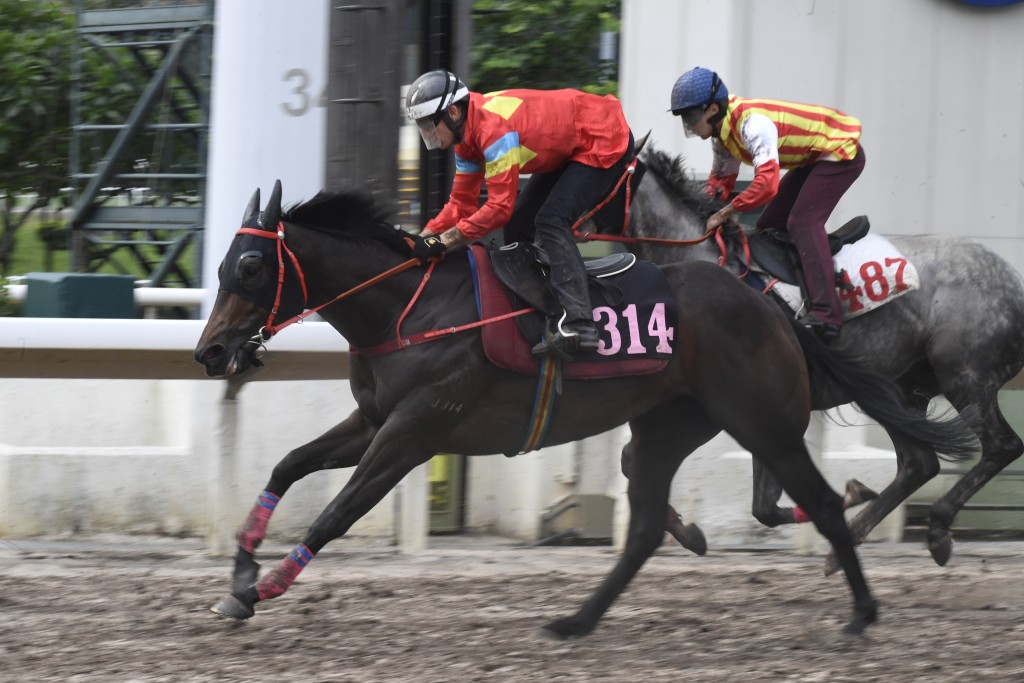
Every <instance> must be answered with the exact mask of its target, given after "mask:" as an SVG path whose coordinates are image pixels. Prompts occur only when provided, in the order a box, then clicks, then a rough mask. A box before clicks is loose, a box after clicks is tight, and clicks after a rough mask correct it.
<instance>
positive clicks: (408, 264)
mask: <svg viewBox="0 0 1024 683" xmlns="http://www.w3.org/2000/svg"><path fill="white" fill-rule="evenodd" d="M235 234H236V235H255V236H257V237H265V238H267V239H272V240H276V241H277V294H276V295H275V296H274V305H273V307H272V308H271V309H270V313H269V314H268V315H267V323H266V324H265V325H264V326H263V327H261V328H260V331H259V332H258V333H257V336H258V337H259V338H260V340H262V341H268V340H269V339H270V338H271V337H273V336H274V335H275V334H277V333H278V332H280V331H281V330H283V329H284V328H286V327H288V326H289V325H291V324H292V323H297V322H302V321H303V320H305V319H306V318H308V317H309V316H311V315H313V314H314V313H316V312H317V311H319V310H321V309H323V308H326V307H327V306H330V305H331V304H333V303H335V302H337V301H341V300H342V299H344V298H346V297H349V296H352V295H353V294H357V293H359V292H361V291H363V290H364V289H366V288H367V287H372V286H373V285H375V284H377V283H378V282H380V281H381V280H386V279H387V278H389V277H391V276H392V275H397V274H398V273H401V272H402V271H405V270H409V269H410V268H413V267H415V266H418V265H419V264H420V261H419V259H409V260H408V261H405V262H404V263H400V264H398V265H397V266H395V267H394V268H390V269H389V270H386V271H384V272H383V273H381V274H380V275H376V276H374V277H372V278H370V279H369V280H367V281H366V282H363V283H360V284H358V285H356V286H355V287H352V288H351V289H348V290H346V291H344V292H342V293H341V294H339V295H338V296H336V297H334V298H333V299H331V300H329V301H327V302H325V303H322V304H320V305H319V306H314V307H313V308H310V309H307V310H303V312H301V313H299V314H298V315H294V316H292V317H291V318H289V319H288V320H285V321H284V322H283V323H281V324H280V325H275V324H274V319H275V318H276V317H277V313H278V310H279V309H280V306H281V293H282V292H283V291H284V270H285V269H284V264H285V261H284V255H285V254H288V258H290V259H291V261H292V265H293V266H294V267H295V272H296V274H297V275H298V278H299V285H300V286H301V287H302V308H303V309H306V302H307V301H308V300H309V295H308V293H307V290H306V276H305V274H304V273H303V272H302V266H301V265H300V264H299V259H298V257H296V256H295V253H294V252H293V251H292V250H291V249H290V248H289V247H288V245H287V244H285V241H284V221H281V222H279V223H278V224H277V231H274V230H264V229H262V228H239V229H238V232H237V233H235ZM254 339H255V337H254Z"/></svg>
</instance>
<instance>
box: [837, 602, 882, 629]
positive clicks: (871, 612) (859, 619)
mask: <svg viewBox="0 0 1024 683" xmlns="http://www.w3.org/2000/svg"><path fill="white" fill-rule="evenodd" d="M876 621H878V608H877V607H876V606H873V607H870V608H868V609H866V610H864V611H857V612H855V613H854V615H853V619H851V620H850V623H849V624H847V625H846V626H844V627H843V633H845V634H846V635H848V636H859V635H862V634H863V633H864V629H866V628H867V627H868V626H870V625H871V624H873V623H875V622H876Z"/></svg>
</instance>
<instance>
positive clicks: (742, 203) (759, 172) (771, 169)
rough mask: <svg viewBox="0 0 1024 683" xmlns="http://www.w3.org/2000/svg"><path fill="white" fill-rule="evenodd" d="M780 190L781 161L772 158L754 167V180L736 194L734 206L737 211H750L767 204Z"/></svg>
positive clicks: (733, 201)
mask: <svg viewBox="0 0 1024 683" xmlns="http://www.w3.org/2000/svg"><path fill="white" fill-rule="evenodd" d="M778 191H779V162H778V161H775V160H774V159H772V160H771V161H766V162H764V163H763V164H761V165H760V166H758V167H757V168H755V169H754V180H753V181H752V182H751V183H750V185H748V186H747V189H745V190H743V192H740V193H739V194H738V195H736V199H733V200H732V207H733V208H734V209H736V210H737V211H741V212H742V211H750V210H751V209H756V208H757V207H759V206H761V205H762V204H767V203H768V202H769V201H771V198H772V197H774V196H775V193H776V192H778Z"/></svg>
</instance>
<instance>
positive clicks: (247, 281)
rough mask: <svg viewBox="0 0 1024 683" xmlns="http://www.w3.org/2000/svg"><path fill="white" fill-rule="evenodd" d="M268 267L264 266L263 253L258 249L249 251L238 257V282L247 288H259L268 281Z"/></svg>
mask: <svg viewBox="0 0 1024 683" xmlns="http://www.w3.org/2000/svg"><path fill="white" fill-rule="evenodd" d="M266 273H267V271H266V268H264V267H263V255H262V254H260V253H259V252H257V251H248V252H246V253H244V254H242V255H241V256H240V257H239V259H238V269H237V271H236V274H237V276H238V282H239V283H240V284H241V285H242V286H243V287H245V288H246V289H258V288H259V287H261V286H263V285H264V284H265V282H266Z"/></svg>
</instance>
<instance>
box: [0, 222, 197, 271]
mask: <svg viewBox="0 0 1024 683" xmlns="http://www.w3.org/2000/svg"><path fill="white" fill-rule="evenodd" d="M40 234H41V231H40V223H39V221H37V220H31V219H30V220H29V222H28V223H26V224H25V225H24V226H23V227H22V228H21V229H20V230H19V231H18V234H17V236H16V238H15V245H14V252H13V254H12V259H11V266H10V270H9V272H7V273H2V274H0V276H5V277H12V276H17V275H25V274H26V273H40V272H52V273H66V272H69V271H70V270H71V265H70V260H71V252H70V251H69V250H68V249H67V248H66V247H67V246H68V245H64V246H65V248H63V249H58V250H55V251H53V252H50V254H49V255H48V254H47V246H46V243H45V242H44V241H43V240H42V238H41V236H40ZM140 251H141V252H142V254H143V257H144V258H145V260H146V261H147V263H149V264H151V265H150V266H149V268H156V267H157V264H158V263H159V262H160V254H159V252H158V250H157V249H156V247H150V246H142V247H140ZM195 253H196V252H195V244H189V245H188V246H187V247H186V248H185V251H184V253H183V254H182V255H181V256H180V257H179V258H178V263H179V264H182V267H183V269H184V270H185V271H186V273H187V274H188V275H189V276H190V277H192V274H193V273H194V272H195V266H196V262H195ZM96 272H99V273H110V274H116V275H133V276H135V277H136V278H137V279H139V280H144V279H146V278H148V277H149V275H150V270H148V269H147V267H144V266H143V265H142V264H140V263H139V262H138V261H137V260H136V259H135V258H134V257H132V256H131V254H130V253H129V252H128V251H127V250H124V249H122V250H118V251H117V252H115V253H113V254H111V255H110V256H109V257H108V258H107V260H106V261H105V262H104V263H103V264H102V265H101V266H100V268H99V270H97V271H96ZM165 284H168V285H179V284H181V283H179V282H177V281H175V279H174V278H173V276H171V277H170V278H169V280H168V281H167V282H166V283H165Z"/></svg>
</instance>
